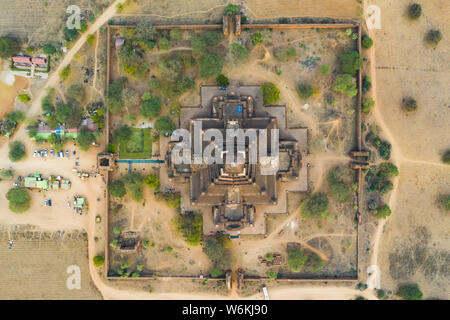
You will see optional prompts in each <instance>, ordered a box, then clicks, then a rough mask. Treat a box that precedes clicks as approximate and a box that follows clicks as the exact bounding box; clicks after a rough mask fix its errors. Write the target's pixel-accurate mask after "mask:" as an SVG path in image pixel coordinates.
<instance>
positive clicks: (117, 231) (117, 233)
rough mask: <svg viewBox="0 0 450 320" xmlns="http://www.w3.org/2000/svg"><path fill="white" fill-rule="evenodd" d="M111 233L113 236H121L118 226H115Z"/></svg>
mask: <svg viewBox="0 0 450 320" xmlns="http://www.w3.org/2000/svg"><path fill="white" fill-rule="evenodd" d="M113 233H114V234H115V235H121V234H122V230H121V229H120V227H119V226H115V227H113Z"/></svg>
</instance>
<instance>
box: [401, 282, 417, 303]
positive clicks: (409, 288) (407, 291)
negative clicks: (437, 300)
mask: <svg viewBox="0 0 450 320" xmlns="http://www.w3.org/2000/svg"><path fill="white" fill-rule="evenodd" d="M397 294H398V295H399V296H400V297H402V298H403V299H405V300H422V299H423V293H422V291H420V289H419V285H418V284H417V283H415V284H409V285H403V286H401V287H400V288H399V289H398V293H397Z"/></svg>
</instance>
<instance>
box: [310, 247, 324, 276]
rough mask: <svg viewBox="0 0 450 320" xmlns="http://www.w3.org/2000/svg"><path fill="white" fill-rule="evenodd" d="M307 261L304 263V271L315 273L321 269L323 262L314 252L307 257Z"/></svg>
mask: <svg viewBox="0 0 450 320" xmlns="http://www.w3.org/2000/svg"><path fill="white" fill-rule="evenodd" d="M307 257H308V259H307V260H306V263H305V271H306V272H311V273H316V272H318V271H320V270H322V269H323V267H324V266H325V261H324V260H323V259H322V258H321V257H319V256H318V255H317V254H316V253H315V252H311V253H309V254H308V255H307Z"/></svg>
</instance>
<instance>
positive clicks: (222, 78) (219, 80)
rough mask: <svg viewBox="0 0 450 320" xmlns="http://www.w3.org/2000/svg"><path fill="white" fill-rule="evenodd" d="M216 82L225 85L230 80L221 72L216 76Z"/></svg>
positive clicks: (221, 85)
mask: <svg viewBox="0 0 450 320" xmlns="http://www.w3.org/2000/svg"><path fill="white" fill-rule="evenodd" d="M216 84H217V85H218V86H219V87H226V86H228V85H229V84H230V80H228V78H227V77H225V76H224V75H223V74H219V75H218V76H217V78H216Z"/></svg>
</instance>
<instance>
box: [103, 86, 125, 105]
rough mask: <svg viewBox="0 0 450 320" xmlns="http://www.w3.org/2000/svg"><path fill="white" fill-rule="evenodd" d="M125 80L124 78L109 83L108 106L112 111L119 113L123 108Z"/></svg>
mask: <svg viewBox="0 0 450 320" xmlns="http://www.w3.org/2000/svg"><path fill="white" fill-rule="evenodd" d="M123 82H124V81H123V80H117V81H114V82H113V83H111V84H110V85H109V88H108V92H107V94H106V106H107V108H108V109H109V111H111V112H112V113H119V112H120V111H122V109H123V101H122V90H123Z"/></svg>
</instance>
